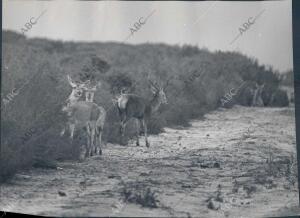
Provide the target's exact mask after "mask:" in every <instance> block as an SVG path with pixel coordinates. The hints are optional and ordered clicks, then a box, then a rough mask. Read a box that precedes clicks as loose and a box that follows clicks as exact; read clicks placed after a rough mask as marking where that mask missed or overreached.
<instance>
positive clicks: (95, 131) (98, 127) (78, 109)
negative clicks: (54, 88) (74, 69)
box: [61, 75, 106, 158]
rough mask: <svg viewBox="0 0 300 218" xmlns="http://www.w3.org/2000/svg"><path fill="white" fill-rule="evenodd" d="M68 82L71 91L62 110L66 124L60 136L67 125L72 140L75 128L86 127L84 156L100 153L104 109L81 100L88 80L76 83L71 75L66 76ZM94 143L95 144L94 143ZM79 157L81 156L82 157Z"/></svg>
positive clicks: (104, 116) (104, 115)
mask: <svg viewBox="0 0 300 218" xmlns="http://www.w3.org/2000/svg"><path fill="white" fill-rule="evenodd" d="M67 79H68V82H69V84H70V86H71V87H72V92H71V94H70V95H69V97H68V98H67V100H66V105H65V106H63V108H62V111H63V112H65V113H66V114H67V125H66V127H64V128H63V130H62V131H61V136H63V135H64V134H65V130H66V128H67V127H68V128H69V131H70V139H71V141H72V140H73V136H74V131H75V128H83V127H85V128H86V133H87V144H86V149H85V150H86V151H85V154H84V155H83V156H84V157H88V156H92V155H93V154H96V155H97V154H99V155H102V148H101V138H102V133H103V128H104V123H105V118H106V111H105V110H104V108H103V107H101V106H98V105H97V104H96V103H94V102H91V101H82V100H80V98H81V97H82V95H83V92H84V90H85V89H86V87H87V85H88V84H89V83H90V81H89V80H88V81H86V82H85V83H76V82H74V81H73V80H72V79H71V77H70V76H69V75H68V76H67ZM95 144H96V145H95ZM84 157H81V158H84Z"/></svg>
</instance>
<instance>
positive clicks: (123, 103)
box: [117, 78, 168, 147]
mask: <svg viewBox="0 0 300 218" xmlns="http://www.w3.org/2000/svg"><path fill="white" fill-rule="evenodd" d="M148 82H149V85H150V88H151V91H152V93H153V97H152V99H151V100H150V101H147V100H146V99H144V98H142V97H140V96H137V95H134V94H125V93H123V92H121V95H120V96H119V97H118V99H117V107H118V110H119V115H120V118H121V123H120V134H121V136H124V130H125V126H126V123H127V122H128V121H129V120H130V119H131V118H135V119H136V128H137V132H136V145H137V146H139V135H140V128H141V125H142V126H143V127H144V134H145V143H146V146H147V147H149V146H150V144H149V142H148V139H147V124H148V123H149V120H150V117H151V115H152V114H153V113H154V112H156V111H157V110H158V108H159V107H160V105H161V104H167V103H168V102H167V97H166V95H165V92H164V88H165V87H166V86H167V84H166V85H165V87H162V85H158V84H157V83H155V82H152V81H151V80H149V78H148Z"/></svg>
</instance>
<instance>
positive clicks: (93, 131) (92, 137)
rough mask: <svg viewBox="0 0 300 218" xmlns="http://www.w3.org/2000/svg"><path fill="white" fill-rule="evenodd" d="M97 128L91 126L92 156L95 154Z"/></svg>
mask: <svg viewBox="0 0 300 218" xmlns="http://www.w3.org/2000/svg"><path fill="white" fill-rule="evenodd" d="M94 139H95V128H91V146H90V156H93V155H94V153H93V152H94V151H95V140H94Z"/></svg>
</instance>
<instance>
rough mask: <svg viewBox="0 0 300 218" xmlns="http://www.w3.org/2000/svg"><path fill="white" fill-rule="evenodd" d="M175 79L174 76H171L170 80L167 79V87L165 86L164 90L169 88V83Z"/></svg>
mask: <svg viewBox="0 0 300 218" xmlns="http://www.w3.org/2000/svg"><path fill="white" fill-rule="evenodd" d="M173 79H174V76H171V77H170V78H169V79H167V82H166V83H165V85H164V89H165V88H167V87H168V85H169V82H170V81H171V80H173Z"/></svg>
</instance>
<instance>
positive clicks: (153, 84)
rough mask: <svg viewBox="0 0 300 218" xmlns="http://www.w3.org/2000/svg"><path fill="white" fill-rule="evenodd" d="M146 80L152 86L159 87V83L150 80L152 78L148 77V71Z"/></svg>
mask: <svg viewBox="0 0 300 218" xmlns="http://www.w3.org/2000/svg"><path fill="white" fill-rule="evenodd" d="M148 82H149V83H150V85H151V86H153V87H154V88H155V89H159V87H160V86H159V85H158V84H157V82H156V81H152V79H151V78H150V72H148Z"/></svg>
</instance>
